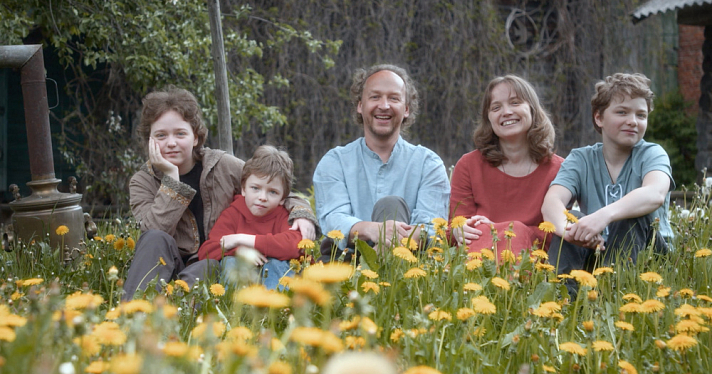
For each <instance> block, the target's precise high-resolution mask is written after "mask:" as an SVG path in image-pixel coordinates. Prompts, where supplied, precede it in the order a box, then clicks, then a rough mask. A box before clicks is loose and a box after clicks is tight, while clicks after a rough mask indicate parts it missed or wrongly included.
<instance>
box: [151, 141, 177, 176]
mask: <svg viewBox="0 0 712 374" xmlns="http://www.w3.org/2000/svg"><path fill="white" fill-rule="evenodd" d="M148 160H149V161H150V162H151V165H153V166H155V167H156V169H158V170H159V171H161V172H162V173H163V174H164V175H168V176H170V177H171V178H173V179H175V180H180V174H179V172H178V166H176V165H173V164H172V163H171V162H170V161H168V160H166V159H165V158H163V155H162V154H161V148H160V146H159V145H158V142H156V140H155V139H153V138H152V137H151V138H148Z"/></svg>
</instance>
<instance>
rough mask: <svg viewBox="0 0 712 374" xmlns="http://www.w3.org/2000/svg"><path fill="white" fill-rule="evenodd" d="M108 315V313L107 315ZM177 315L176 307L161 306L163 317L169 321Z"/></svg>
mask: <svg viewBox="0 0 712 374" xmlns="http://www.w3.org/2000/svg"><path fill="white" fill-rule="evenodd" d="M107 314H108V313H107ZM177 315H178V307H176V306H174V305H170V304H166V305H164V306H163V317H165V318H167V319H171V318H173V317H175V316H177Z"/></svg>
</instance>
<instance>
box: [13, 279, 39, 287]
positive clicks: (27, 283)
mask: <svg viewBox="0 0 712 374" xmlns="http://www.w3.org/2000/svg"><path fill="white" fill-rule="evenodd" d="M20 282H22V283H21V284H18V287H20V286H37V285H40V284H42V283H43V282H44V279H42V278H30V279H25V280H22V281H20Z"/></svg>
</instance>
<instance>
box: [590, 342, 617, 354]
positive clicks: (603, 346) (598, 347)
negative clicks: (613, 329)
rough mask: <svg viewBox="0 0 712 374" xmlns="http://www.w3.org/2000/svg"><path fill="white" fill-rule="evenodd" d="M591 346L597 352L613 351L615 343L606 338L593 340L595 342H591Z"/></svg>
mask: <svg viewBox="0 0 712 374" xmlns="http://www.w3.org/2000/svg"><path fill="white" fill-rule="evenodd" d="M591 347H592V348H593V350H594V351H596V352H601V351H612V350H613V344H611V343H609V342H607V341H605V340H596V341H595V342H593V344H591Z"/></svg>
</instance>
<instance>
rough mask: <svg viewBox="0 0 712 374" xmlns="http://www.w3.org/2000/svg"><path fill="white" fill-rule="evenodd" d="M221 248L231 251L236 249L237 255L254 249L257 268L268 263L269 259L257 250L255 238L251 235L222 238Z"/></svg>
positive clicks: (234, 235) (233, 235)
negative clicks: (244, 250)
mask: <svg viewBox="0 0 712 374" xmlns="http://www.w3.org/2000/svg"><path fill="white" fill-rule="evenodd" d="M220 246H221V247H222V248H223V249H225V251H229V250H231V249H233V248H234V249H235V253H237V252H239V251H241V250H243V249H247V248H249V249H252V250H254V252H255V255H254V258H253V259H252V260H254V263H255V266H262V265H264V264H265V263H266V262H267V257H265V256H264V255H263V254H262V253H261V252H260V251H258V250H256V249H255V236H254V235H249V234H232V235H225V236H223V237H222V238H220Z"/></svg>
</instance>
